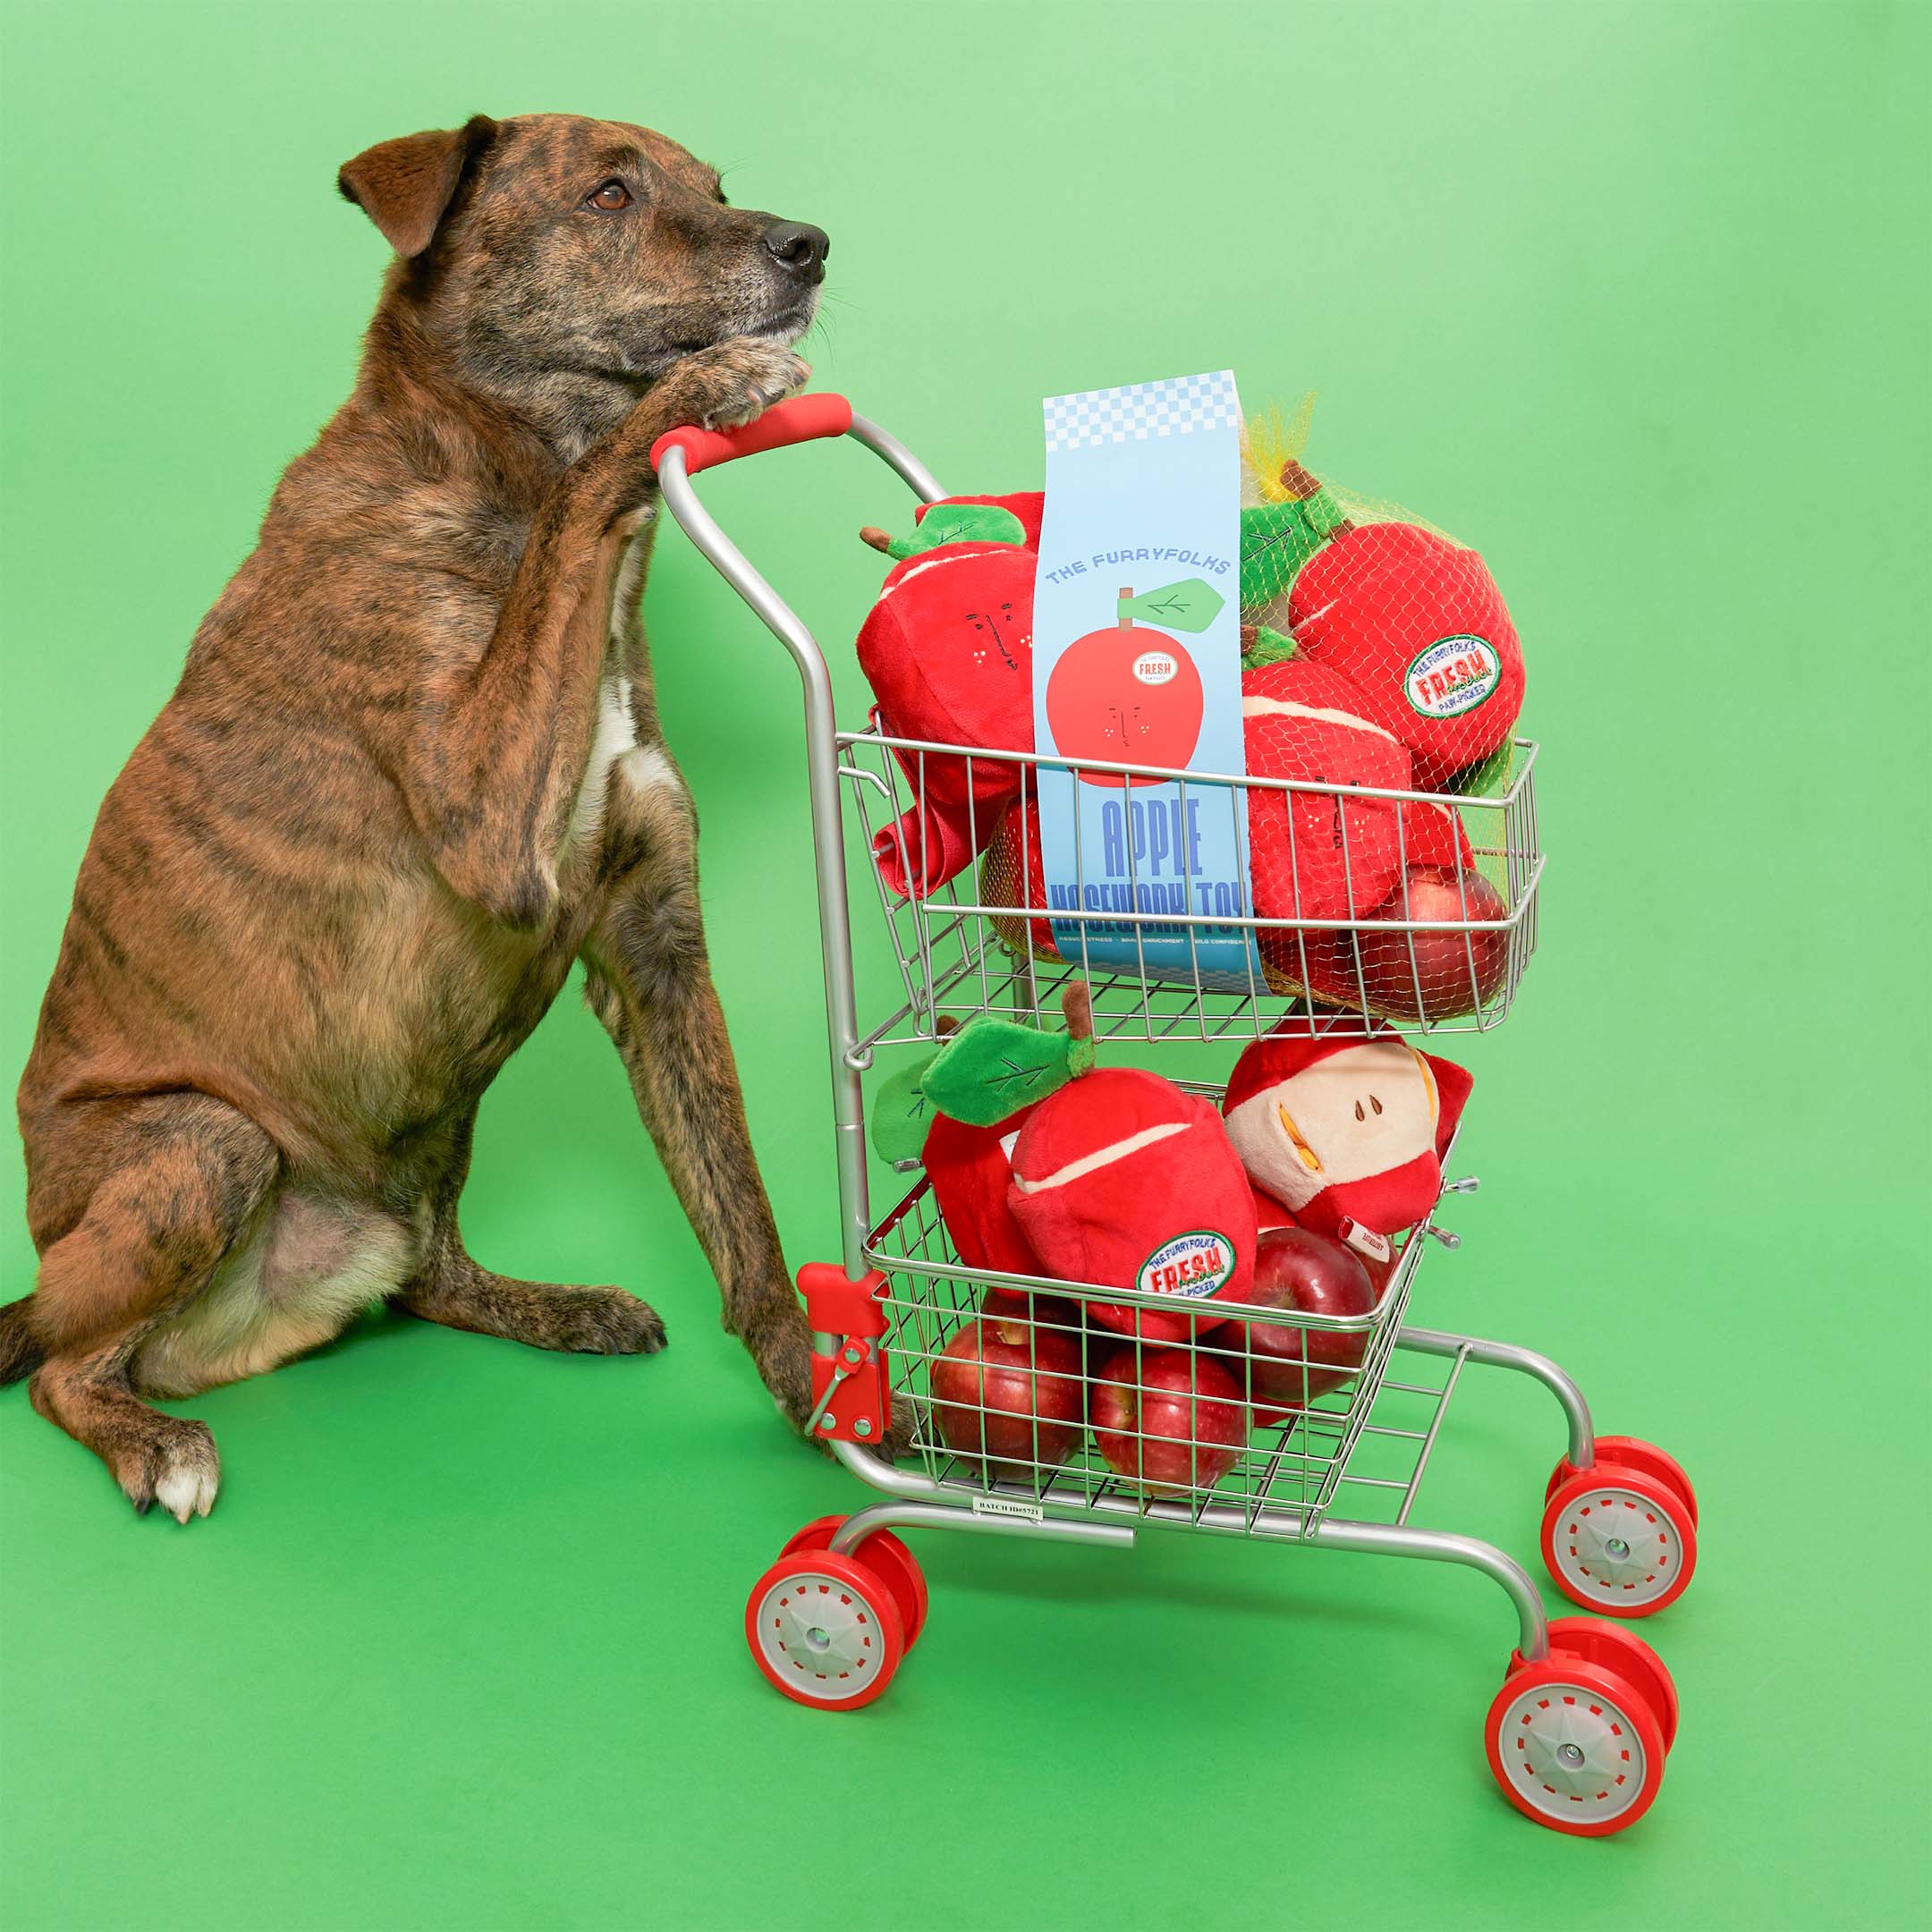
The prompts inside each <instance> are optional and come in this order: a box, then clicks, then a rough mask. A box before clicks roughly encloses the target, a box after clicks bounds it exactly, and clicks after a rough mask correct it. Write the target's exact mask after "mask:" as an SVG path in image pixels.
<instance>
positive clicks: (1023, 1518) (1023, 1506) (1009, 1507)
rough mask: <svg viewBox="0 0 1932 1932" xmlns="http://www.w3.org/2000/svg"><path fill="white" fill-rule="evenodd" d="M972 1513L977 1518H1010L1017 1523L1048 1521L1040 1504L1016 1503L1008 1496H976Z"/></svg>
mask: <svg viewBox="0 0 1932 1932" xmlns="http://www.w3.org/2000/svg"><path fill="white" fill-rule="evenodd" d="M972 1512H973V1514H974V1515H975V1516H1010V1517H1011V1518H1012V1519H1013V1521H1015V1522H1045V1521H1047V1512H1046V1511H1045V1510H1043V1509H1042V1508H1041V1507H1040V1506H1039V1504H1038V1503H1016V1502H1014V1501H1013V1499H1012V1498H1011V1497H1008V1496H975V1497H974V1498H973V1499H972Z"/></svg>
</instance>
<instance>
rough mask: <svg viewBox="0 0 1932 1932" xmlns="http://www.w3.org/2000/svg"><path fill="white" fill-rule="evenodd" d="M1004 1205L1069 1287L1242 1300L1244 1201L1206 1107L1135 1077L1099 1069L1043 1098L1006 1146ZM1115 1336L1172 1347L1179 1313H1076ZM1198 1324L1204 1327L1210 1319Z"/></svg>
mask: <svg viewBox="0 0 1932 1932" xmlns="http://www.w3.org/2000/svg"><path fill="white" fill-rule="evenodd" d="M1007 1199H1008V1202H1009V1204H1010V1205H1011V1207H1012V1208H1013V1218H1014V1219H1015V1220H1016V1221H1017V1222H1018V1223H1019V1224H1020V1226H1021V1230H1022V1231H1023V1233H1025V1236H1026V1239H1027V1241H1028V1242H1029V1244H1030V1246H1031V1248H1032V1250H1033V1252H1034V1253H1035V1254H1036V1255H1038V1257H1039V1259H1040V1262H1041V1265H1042V1267H1043V1269H1044V1271H1045V1272H1046V1273H1047V1274H1049V1275H1058V1276H1060V1277H1062V1278H1063V1279H1064V1280H1067V1281H1071V1282H1090V1283H1096V1284H1099V1285H1100V1286H1102V1287H1117V1288H1132V1289H1139V1290H1141V1291H1144V1292H1148V1293H1153V1294H1171V1295H1174V1297H1176V1298H1177V1300H1178V1301H1181V1302H1182V1305H1183V1306H1184V1305H1185V1304H1186V1303H1188V1302H1193V1301H1205V1300H1210V1299H1213V1298H1215V1297H1217V1296H1218V1297H1221V1298H1224V1299H1226V1300H1230V1301H1240V1300H1241V1299H1242V1298H1243V1297H1244V1295H1245V1292H1246V1291H1247V1289H1248V1287H1249V1285H1250V1283H1251V1282H1252V1281H1253V1278H1254V1251H1255V1210H1254V1197H1253V1195H1252V1193H1251V1192H1250V1189H1249V1186H1248V1181H1247V1177H1246V1175H1245V1174H1243V1172H1242V1170H1241V1161H1240V1160H1239V1158H1238V1157H1236V1155H1235V1152H1234V1149H1233V1147H1232V1146H1231V1145H1230V1144H1229V1140H1228V1135H1227V1132H1226V1130H1225V1129H1224V1126H1223V1125H1222V1123H1221V1120H1220V1117H1219V1116H1218V1115H1217V1114H1216V1112H1215V1109H1214V1107H1213V1106H1212V1104H1211V1103H1209V1102H1208V1101H1207V1100H1204V1099H1202V1098H1201V1097H1199V1095H1197V1094H1190V1093H1187V1092H1185V1091H1184V1090H1183V1089H1181V1088H1179V1087H1176V1086H1175V1085H1174V1083H1173V1082H1172V1081H1171V1080H1162V1079H1161V1078H1160V1076H1159V1075H1158V1074H1156V1073H1148V1072H1143V1071H1142V1070H1141V1069H1140V1068H1138V1067H1103V1068H1098V1069H1096V1070H1095V1071H1093V1072H1089V1073H1085V1074H1082V1075H1081V1076H1080V1077H1079V1078H1077V1079H1075V1080H1070V1081H1069V1082H1068V1083H1067V1084H1066V1085H1065V1086H1064V1087H1063V1088H1061V1089H1059V1091H1057V1092H1056V1093H1053V1094H1050V1095H1049V1096H1048V1097H1047V1098H1046V1099H1044V1100H1042V1101H1041V1102H1040V1103H1039V1104H1038V1106H1036V1107H1035V1108H1034V1110H1033V1112H1032V1114H1030V1115H1029V1117H1028V1119H1027V1122H1026V1124H1025V1125H1024V1126H1023V1127H1022V1128H1021V1130H1020V1139H1019V1140H1018V1142H1017V1143H1016V1144H1015V1145H1014V1148H1013V1182H1012V1187H1011V1189H1010V1191H1009V1192H1008V1196H1007ZM1087 1306H1088V1309H1089V1311H1090V1312H1091V1314H1092V1315H1093V1316H1094V1318H1096V1319H1097V1320H1098V1321H1101V1322H1104V1323H1106V1326H1108V1327H1109V1328H1114V1329H1117V1330H1118V1331H1119V1332H1120V1333H1122V1334H1123V1335H1133V1334H1135V1333H1137V1332H1138V1333H1139V1334H1140V1335H1141V1336H1142V1337H1143V1338H1144V1339H1146V1340H1148V1341H1150V1342H1174V1341H1179V1340H1181V1339H1182V1337H1184V1336H1186V1335H1191V1334H1192V1333H1193V1331H1194V1329H1195V1328H1196V1327H1197V1326H1201V1323H1200V1322H1199V1319H1198V1318H1194V1317H1192V1316H1190V1315H1186V1314H1180V1313H1176V1314H1174V1315H1169V1314H1167V1313H1166V1312H1165V1310H1157V1309H1138V1308H1134V1307H1131V1306H1125V1307H1123V1306H1121V1305H1119V1304H1116V1303H1114V1302H1107V1301H1089V1302H1088V1304H1087ZM1209 1319H1211V1318H1209Z"/></svg>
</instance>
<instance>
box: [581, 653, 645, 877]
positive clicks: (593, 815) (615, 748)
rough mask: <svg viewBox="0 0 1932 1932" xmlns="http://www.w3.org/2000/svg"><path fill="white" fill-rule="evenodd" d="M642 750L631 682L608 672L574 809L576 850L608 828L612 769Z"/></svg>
mask: <svg viewBox="0 0 1932 1932" xmlns="http://www.w3.org/2000/svg"><path fill="white" fill-rule="evenodd" d="M637 749H638V740H637V724H636V722H635V721H634V720H633V719H632V717H631V680H630V679H629V678H627V677H626V676H625V675H624V674H623V672H621V671H617V670H611V669H606V672H605V674H604V682H603V683H602V684H600V685H599V686H598V687H597V730H596V732H595V733H593V735H592V737H591V740H590V756H589V758H588V759H586V761H585V763H584V775H583V779H582V782H581V783H580V784H579V785H578V787H577V802H576V804H575V805H574V806H573V807H572V810H571V822H570V843H571V844H572V846H573V847H574V846H577V845H580V844H581V843H584V842H585V841H587V840H594V839H595V838H596V837H597V834H598V833H599V832H600V831H601V830H602V828H603V825H604V803H605V801H606V798H607V797H608V796H609V793H610V778H611V767H612V766H613V765H614V764H615V763H616V761H617V760H618V759H619V758H628V757H629V756H630V755H631V753H632V752H634V751H636V750H637Z"/></svg>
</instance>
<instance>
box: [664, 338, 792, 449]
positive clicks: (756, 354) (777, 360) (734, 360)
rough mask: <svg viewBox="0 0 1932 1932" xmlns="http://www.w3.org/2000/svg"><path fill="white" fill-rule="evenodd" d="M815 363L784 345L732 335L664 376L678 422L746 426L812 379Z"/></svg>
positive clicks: (712, 426)
mask: <svg viewBox="0 0 1932 1932" xmlns="http://www.w3.org/2000/svg"><path fill="white" fill-rule="evenodd" d="M810 377H811V365H810V364H809V362H807V361H805V360H803V358H802V357H800V356H796V355H794V354H792V352H791V350H790V349H788V348H786V347H785V346H784V344H783V343H775V342H761V341H759V340H758V338H757V337H756V336H752V335H733V336H732V337H730V338H729V339H728V340H727V341H724V342H721V343H714V344H713V345H712V346H711V347H710V348H708V349H700V350H699V351H698V352H697V353H696V354H695V355H688V356H686V357H685V358H684V359H683V360H682V361H681V362H679V363H677V364H675V365H674V367H673V369H672V370H671V372H670V373H669V375H667V376H666V377H665V379H664V385H663V387H664V388H665V390H667V391H668V392H669V394H668V396H667V397H666V398H665V400H667V401H670V402H673V403H674V405H675V408H676V417H677V420H678V421H679V422H694V423H696V424H697V425H698V426H699V428H703V429H741V428H743V427H744V425H745V424H746V423H748V422H754V421H756V420H757V419H758V417H760V416H762V415H763V414H764V413H765V411H767V410H768V409H769V408H770V407H771V406H772V404H773V403H774V402H780V401H782V400H783V399H784V397H786V396H788V395H790V394H792V391H793V390H794V389H802V388H803V387H804V386H805V384H806V383H807V382H808V381H809V379H810Z"/></svg>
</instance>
